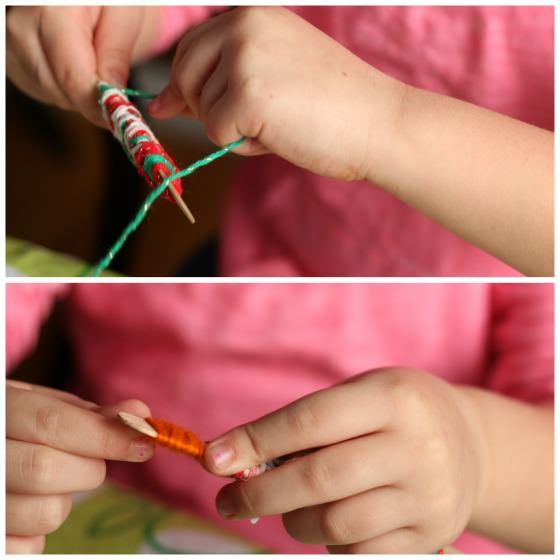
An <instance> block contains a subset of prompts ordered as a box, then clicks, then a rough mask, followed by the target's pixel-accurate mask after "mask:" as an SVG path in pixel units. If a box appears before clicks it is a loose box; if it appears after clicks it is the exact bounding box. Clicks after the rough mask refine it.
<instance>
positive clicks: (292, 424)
mask: <svg viewBox="0 0 560 560" xmlns="http://www.w3.org/2000/svg"><path fill="white" fill-rule="evenodd" d="M285 414H286V425H287V428H288V430H289V433H290V434H291V435H293V436H294V438H297V439H298V441H300V440H301V441H303V442H305V441H307V439H308V437H309V434H313V433H316V431H317V430H318V429H319V428H320V426H321V422H320V419H319V418H318V416H317V413H316V412H315V410H314V409H313V408H312V407H311V406H310V405H309V403H307V402H306V401H299V402H297V403H295V404H294V405H292V406H290V407H288V408H286V409H285Z"/></svg>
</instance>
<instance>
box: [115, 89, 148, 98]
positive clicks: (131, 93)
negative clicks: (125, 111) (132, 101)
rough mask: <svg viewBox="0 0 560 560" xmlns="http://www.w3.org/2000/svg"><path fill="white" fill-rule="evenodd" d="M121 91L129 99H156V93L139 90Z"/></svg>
mask: <svg viewBox="0 0 560 560" xmlns="http://www.w3.org/2000/svg"><path fill="white" fill-rule="evenodd" d="M120 91H121V93H124V94H125V95H127V96H128V97H141V98H142V99H153V98H154V97H156V94H155V93H148V92H147V91H140V90H138V89H131V88H121V89H120Z"/></svg>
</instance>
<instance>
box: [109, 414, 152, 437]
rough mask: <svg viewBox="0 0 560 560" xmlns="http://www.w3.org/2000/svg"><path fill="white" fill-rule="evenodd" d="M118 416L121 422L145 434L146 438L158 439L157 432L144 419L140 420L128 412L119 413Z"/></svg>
mask: <svg viewBox="0 0 560 560" xmlns="http://www.w3.org/2000/svg"><path fill="white" fill-rule="evenodd" d="M117 416H118V417H119V420H120V421H121V422H122V423H123V424H125V425H127V426H128V427H129V428H132V429H133V430H136V431H137V432H140V433H141V434H144V435H145V436H148V437H151V438H157V435H158V434H157V432H156V431H155V430H154V429H153V428H152V426H150V424H148V422H146V420H144V418H140V416H135V415H134V414H129V413H128V412H118V413H117Z"/></svg>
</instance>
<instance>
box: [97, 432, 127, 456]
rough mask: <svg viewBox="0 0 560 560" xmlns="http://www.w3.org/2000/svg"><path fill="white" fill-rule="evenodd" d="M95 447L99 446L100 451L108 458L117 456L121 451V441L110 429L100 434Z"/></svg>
mask: <svg viewBox="0 0 560 560" xmlns="http://www.w3.org/2000/svg"><path fill="white" fill-rule="evenodd" d="M95 447H96V448H97V451H98V453H99V454H100V455H101V456H102V457H106V458H107V459H111V458H113V457H116V456H117V455H118V454H119V452H120V451H121V447H120V445H119V441H118V440H117V438H116V437H115V435H114V434H112V433H111V432H110V431H109V430H104V431H103V432H101V433H100V434H99V439H98V440H97V442H96V446H95Z"/></svg>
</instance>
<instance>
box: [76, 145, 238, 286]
mask: <svg viewBox="0 0 560 560" xmlns="http://www.w3.org/2000/svg"><path fill="white" fill-rule="evenodd" d="M244 141H245V138H244V137H242V138H239V139H238V140H236V141H235V142H232V143H231V144H228V145H227V146H225V147H224V148H222V149H221V150H218V151H217V152H214V153H212V154H210V155H208V156H206V157H205V158H202V159H199V160H198V161H196V162H194V163H193V164H192V165H189V167H187V168H186V169H183V170H181V171H179V172H178V173H175V174H174V175H170V176H169V177H167V178H166V179H165V180H164V181H163V182H162V183H161V184H160V185H158V187H157V188H155V189H154V190H153V191H152V192H151V193H150V194H149V195H148V197H147V198H146V200H145V201H144V204H142V206H141V207H140V209H139V210H138V212H137V213H136V215H135V216H134V218H133V219H132V221H131V222H130V223H129V224H128V225H127V226H126V228H125V229H124V231H123V232H122V233H121V235H120V237H119V238H118V239H117V241H116V242H115V243H114V244H113V245H112V247H111V248H110V249H109V251H107V254H106V255H105V256H104V257H103V258H102V259H101V260H100V261H99V262H98V263H97V265H96V266H95V267H93V268H90V269H88V270H86V271H85V272H83V273H82V274H81V275H80V276H92V277H98V276H100V275H101V273H102V272H103V271H104V270H105V269H107V268H108V267H109V266H110V264H111V262H112V260H113V259H114V258H115V255H116V254H117V253H118V252H119V251H120V250H121V249H122V247H123V245H124V244H125V242H126V240H127V239H128V238H129V236H130V235H131V234H132V233H133V232H134V231H135V230H136V229H138V226H140V224H141V223H142V222H143V221H144V218H145V217H146V214H147V213H148V211H149V210H150V208H151V206H152V204H153V203H154V202H155V201H156V199H157V198H158V197H159V196H160V195H161V194H162V193H163V192H164V191H165V189H166V188H167V187H168V186H169V184H170V183H171V182H172V181H174V180H175V179H181V178H183V177H187V176H188V175H190V174H191V173H194V172H195V171H196V170H197V169H199V168H200V167H204V166H205V165H208V164H210V163H212V162H214V161H216V160H217V159H219V158H221V157H223V156H225V155H226V154H227V153H229V152H231V151H232V150H234V149H235V148H237V146H240V145H241V144H243V142H244Z"/></svg>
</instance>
